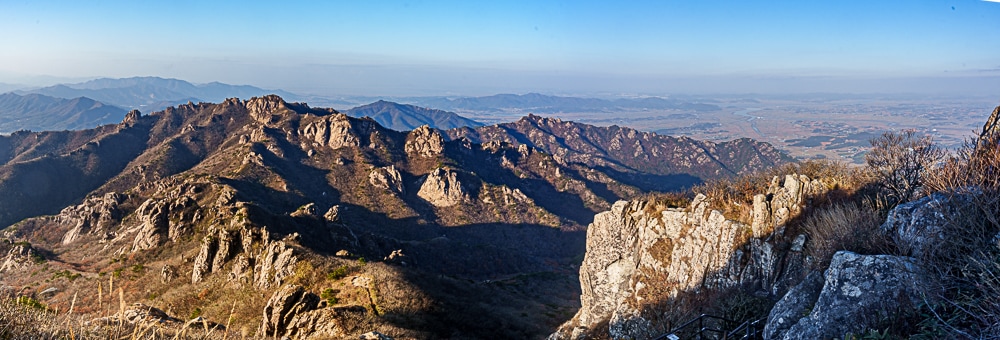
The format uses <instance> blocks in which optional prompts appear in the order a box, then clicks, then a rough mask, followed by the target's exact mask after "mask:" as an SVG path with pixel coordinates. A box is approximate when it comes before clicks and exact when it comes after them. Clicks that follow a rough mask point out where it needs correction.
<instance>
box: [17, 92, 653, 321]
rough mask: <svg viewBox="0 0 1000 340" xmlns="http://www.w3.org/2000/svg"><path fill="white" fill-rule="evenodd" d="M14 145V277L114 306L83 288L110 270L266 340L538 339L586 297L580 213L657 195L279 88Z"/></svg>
mask: <svg viewBox="0 0 1000 340" xmlns="http://www.w3.org/2000/svg"><path fill="white" fill-rule="evenodd" d="M0 156H3V158H2V159H3V164H2V165H0V225H11V226H10V227H8V228H7V229H5V230H4V232H3V234H2V235H0V236H2V237H3V238H6V239H7V240H9V241H10V242H0V252H2V251H7V254H8V257H7V261H5V262H4V263H5V264H4V265H0V272H3V276H0V281H2V282H3V284H4V285H9V286H12V287H17V288H19V289H21V290H20V291H22V292H27V293H28V294H31V295H32V296H33V297H34V298H37V299H39V300H40V302H41V303H44V304H47V305H50V306H55V307H59V308H60V309H62V310H65V308H69V305H70V304H71V303H73V302H74V301H75V308H77V309H76V310H79V311H89V313H91V314H90V315H91V316H92V317H97V316H106V315H108V313H107V312H105V311H102V310H101V309H100V308H101V306H106V305H108V304H110V301H100V300H98V297H95V296H93V295H94V294H92V293H88V292H93V290H94V287H95V286H97V285H101V284H103V283H104V282H107V277H106V276H107V275H108V273H111V274H110V275H111V276H112V277H114V279H113V280H114V284H115V287H117V288H121V289H122V290H121V292H120V294H121V295H122V296H123V297H124V298H123V299H124V300H126V301H127V303H131V302H140V301H141V302H142V303H144V304H147V305H152V306H155V307H158V308H162V309H164V310H167V311H170V314H172V315H181V316H187V315H201V316H203V317H206V318H208V319H209V320H213V321H217V322H220V323H223V322H222V321H223V320H227V319H228V318H230V317H232V318H233V320H234V321H233V324H232V326H231V327H232V329H240V328H242V329H244V330H245V333H247V334H256V335H258V336H262V335H264V334H265V333H266V334H268V335H274V334H278V335H279V336H281V335H287V336H290V337H306V336H307V335H312V336H316V337H328V338H347V337H351V338H357V337H358V336H359V335H360V334H362V333H366V332H368V331H371V330H378V331H379V332H382V333H385V334H389V335H391V336H394V337H397V338H539V337H541V336H544V335H545V334H548V333H550V332H551V331H552V330H553V329H555V328H556V327H557V326H558V325H559V324H561V323H563V322H565V321H567V320H568V319H569V318H570V317H571V316H572V314H573V313H574V312H575V311H576V310H577V309H578V308H579V307H580V304H579V299H578V298H579V296H580V293H581V292H580V290H579V287H580V283H579V281H578V280H577V276H576V270H577V266H578V264H579V261H580V256H581V255H582V254H583V253H584V251H585V247H584V246H585V243H584V237H585V235H584V227H583V226H584V225H587V224H589V223H590V222H592V221H593V217H594V214H595V213H597V212H599V211H603V210H607V209H609V208H610V207H611V206H612V203H613V202H615V201H617V200H620V199H628V198H634V197H637V196H639V195H642V194H643V193H645V192H647V191H648V188H647V187H642V186H636V185H630V184H625V183H622V182H620V181H617V180H615V179H614V176H619V174H618V173H616V172H615V171H617V170H615V171H612V170H613V169H612V167H603V168H602V167H591V166H588V165H586V164H581V163H576V162H566V161H565V159H564V158H561V156H558V155H553V154H551V153H548V152H545V151H543V150H540V149H538V148H534V147H531V146H529V145H527V144H523V143H520V144H516V145H515V144H511V143H507V142H504V141H501V140H490V141H484V143H473V142H471V141H469V140H467V139H464V140H452V141H446V140H445V138H444V136H442V134H441V132H439V130H436V129H432V128H430V127H420V128H417V129H414V130H413V131H408V132H399V131H394V130H391V129H387V128H384V127H382V126H381V125H379V124H378V123H377V122H376V121H375V120H373V119H371V118H361V119H358V118H352V117H349V116H347V115H344V114H341V113H338V112H336V111H334V110H332V109H314V108H310V107H308V106H307V105H305V104H300V103H288V102H285V101H284V100H282V99H281V98H279V97H277V96H266V97H261V98H251V99H249V100H238V99H229V100H226V101H224V102H222V103H219V104H208V103H200V104H185V105H180V106H177V107H171V108H168V109H166V110H164V111H160V112H155V113H152V114H149V115H139V114H138V113H135V112H133V113H130V114H129V115H128V116H127V117H126V118H125V119H124V120H123V122H122V123H121V124H118V125H111V126H105V127H102V128H100V129H93V130H84V131H67V132H59V133H56V132H46V133H29V132H21V133H18V134H15V135H12V136H9V137H6V138H0ZM636 174H638V173H636ZM43 214H50V216H37V215H43ZM31 216H36V217H31ZM46 261H47V262H46ZM8 264H9V265H8ZM59 273H63V274H59ZM39 274H41V275H44V276H46V277H48V278H50V280H49V281H48V282H46V283H45V284H44V285H38V284H37V282H38V277H39V276H38V275H39ZM74 275H78V277H77V276H74ZM70 277H73V278H75V279H70ZM50 287H56V288H57V292H56V293H55V294H51V293H46V294H42V292H43V291H45V289H48V288H50ZM102 287H103V286H102ZM79 293H83V294H79ZM76 295H79V296H82V297H83V299H79V300H74V299H73V296H76ZM321 297H322V298H321ZM116 298H117V297H116ZM296 301H298V302H296ZM115 303H116V304H117V303H119V301H116V302H115ZM234 304H239V306H241V308H239V309H237V310H236V311H235V314H233V315H230V313H231V312H230V311H231V310H232V308H233V305H234ZM262 312H263V313H262ZM262 314H264V316H265V317H264V320H261V315H262ZM164 327H166V326H164Z"/></svg>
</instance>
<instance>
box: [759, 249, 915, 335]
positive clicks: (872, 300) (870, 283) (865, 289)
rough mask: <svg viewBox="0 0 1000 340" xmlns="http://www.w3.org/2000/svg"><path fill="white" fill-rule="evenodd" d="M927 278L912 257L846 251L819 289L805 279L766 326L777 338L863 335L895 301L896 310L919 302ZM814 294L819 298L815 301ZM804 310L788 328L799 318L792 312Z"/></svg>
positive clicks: (835, 259) (832, 263) (836, 259)
mask: <svg viewBox="0 0 1000 340" xmlns="http://www.w3.org/2000/svg"><path fill="white" fill-rule="evenodd" d="M922 277H923V275H921V273H920V268H919V266H918V265H917V264H916V263H915V261H914V259H913V258H911V257H902V256H891V255H858V254H855V253H851V252H848V251H840V252H837V253H836V254H834V255H833V260H831V261H830V267H829V268H828V269H827V270H826V274H825V275H824V282H823V286H822V290H821V291H819V294H818V295H816V294H815V292H811V290H815V289H816V284H815V282H812V281H810V280H806V281H803V283H802V284H800V285H799V286H797V287H796V289H795V292H794V294H793V293H792V292H790V293H789V294H786V295H785V297H784V298H782V300H781V301H779V302H778V305H776V306H775V308H773V309H772V311H771V315H770V316H769V317H768V324H767V325H766V326H765V329H767V333H768V335H769V336H770V338H771V339H829V338H840V337H843V336H844V334H847V333H855V334H861V333H864V332H865V331H866V330H867V327H869V326H870V325H871V324H874V323H875V322H877V321H878V320H876V319H875V318H876V316H877V315H880V314H882V315H884V314H885V313H886V312H887V306H892V307H890V308H891V309H890V310H896V309H897V308H900V309H901V310H905V309H912V308H913V307H915V306H917V305H919V304H920V303H921V302H922V297H921V287H920V285H921V284H920V282H921V278H922ZM813 296H816V299H815V300H813V301H810V300H811V299H810V298H812V297H813ZM804 306H812V307H811V308H808V307H807V308H805V309H803V307H804ZM785 308H788V309H785ZM799 310H801V311H802V312H805V311H808V312H809V313H808V315H807V316H805V317H802V318H800V319H798V322H796V323H795V324H793V325H791V326H790V327H788V328H787V330H785V329H782V328H784V327H787V326H788V322H787V321H788V320H789V319H794V318H795V316H794V314H792V313H794V312H795V311H799ZM800 315H801V314H800Z"/></svg>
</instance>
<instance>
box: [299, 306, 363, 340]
mask: <svg viewBox="0 0 1000 340" xmlns="http://www.w3.org/2000/svg"><path fill="white" fill-rule="evenodd" d="M366 314H368V310H367V309H365V307H362V306H340V307H327V308H321V309H316V310H312V311H309V312H305V313H300V314H297V315H295V317H294V318H292V320H291V321H290V322H289V324H288V326H287V327H286V328H287V330H286V332H285V335H288V336H289V337H291V338H293V339H331V338H341V339H342V338H344V337H346V336H347V335H348V332H349V330H348V328H347V325H345V324H344V320H345V319H348V318H354V319H357V318H359V317H364V316H365V315H366Z"/></svg>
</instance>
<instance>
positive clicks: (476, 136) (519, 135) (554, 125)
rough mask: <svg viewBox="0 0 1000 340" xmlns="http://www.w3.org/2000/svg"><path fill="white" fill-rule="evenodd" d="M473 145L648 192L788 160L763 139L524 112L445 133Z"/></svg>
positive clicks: (685, 185) (679, 186)
mask: <svg viewBox="0 0 1000 340" xmlns="http://www.w3.org/2000/svg"><path fill="white" fill-rule="evenodd" d="M447 134H448V136H449V137H450V138H451V139H460V138H465V139H468V140H470V141H472V142H474V143H480V142H484V141H492V140H501V141H504V142H507V143H511V144H515V145H519V144H524V145H527V146H530V147H532V148H538V149H540V150H542V151H545V152H547V153H550V154H552V155H553V156H554V157H555V158H556V159H558V160H559V161H560V162H562V163H570V164H572V163H579V164H583V165H586V166H588V167H592V168H596V169H601V170H602V171H604V172H606V173H608V174H609V176H612V177H613V178H615V179H616V180H617V181H619V182H622V183H626V184H630V185H636V186H640V187H643V188H647V189H651V190H660V191H669V190H677V189H681V188H684V187H689V186H691V185H694V184H698V183H700V182H702V181H704V180H708V179H714V178H726V177H731V176H733V175H736V174H740V173H749V172H754V171H759V170H763V169H766V168H769V167H773V166H776V165H781V164H784V163H787V162H790V161H792V160H791V158H789V157H788V156H786V155H784V154H782V153H781V152H780V151H778V150H777V149H775V148H774V147H773V146H771V145H770V144H767V143H761V142H757V141H754V140H751V139H745V138H744V139H737V140H733V141H728V142H722V143H714V142H708V141H698V140H694V139H691V138H687V137H671V136H662V135H657V134H655V133H650V132H642V131H638V130H634V129H630V128H625V127H619V126H610V127H598V126H592V125H587V124H580V123H575V122H570V121H562V120H560V119H554V118H544V117H539V116H535V115H528V116H526V117H524V118H522V119H520V120H518V121H517V122H513V123H504V124H497V125H491V126H483V127H479V128H475V129H472V128H460V129H453V130H449V131H447Z"/></svg>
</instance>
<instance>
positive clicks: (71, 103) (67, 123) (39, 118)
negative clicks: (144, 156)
mask: <svg viewBox="0 0 1000 340" xmlns="http://www.w3.org/2000/svg"><path fill="white" fill-rule="evenodd" d="M124 117H125V110H124V109H121V108H118V107H115V106H111V105H105V104H103V103H101V102H97V101H94V100H92V99H90V98H86V97H77V98H74V99H60V98H53V97H49V96H44V95H38V94H29V95H24V96H20V95H17V94H14V93H4V94H0V133H10V132H13V131H18V130H32V131H41V130H79V129H90V128H94V127H97V126H100V125H104V124H111V123H117V122H120V121H121V120H122V118H124Z"/></svg>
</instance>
